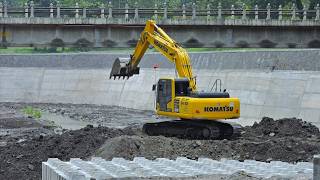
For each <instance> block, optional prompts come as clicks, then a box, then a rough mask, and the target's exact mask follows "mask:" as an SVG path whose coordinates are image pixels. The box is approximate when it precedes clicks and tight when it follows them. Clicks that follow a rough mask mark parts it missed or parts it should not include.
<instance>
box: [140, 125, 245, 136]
mask: <svg viewBox="0 0 320 180" xmlns="http://www.w3.org/2000/svg"><path fill="white" fill-rule="evenodd" d="M143 132H144V133H146V134H148V135H150V136H159V135H162V136H166V137H178V138H183V139H234V138H237V137H239V136H240V134H241V133H240V132H241V126H240V125H238V124H230V123H222V122H219V121H210V120H174V121H164V122H156V123H146V124H144V125H143Z"/></svg>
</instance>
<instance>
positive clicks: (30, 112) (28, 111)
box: [22, 106, 42, 119]
mask: <svg viewBox="0 0 320 180" xmlns="http://www.w3.org/2000/svg"><path fill="white" fill-rule="evenodd" d="M22 112H23V113H24V114H25V115H27V116H31V117H33V118H36V119H40V118H41V116H42V115H41V111H40V110H38V109H35V108H33V107H31V106H27V107H25V108H23V109H22Z"/></svg>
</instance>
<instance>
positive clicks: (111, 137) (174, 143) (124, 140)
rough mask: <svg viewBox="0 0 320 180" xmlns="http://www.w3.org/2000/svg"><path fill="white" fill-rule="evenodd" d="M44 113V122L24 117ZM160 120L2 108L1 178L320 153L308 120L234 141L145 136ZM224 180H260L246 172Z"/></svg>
mask: <svg viewBox="0 0 320 180" xmlns="http://www.w3.org/2000/svg"><path fill="white" fill-rule="evenodd" d="M27 106H30V107H32V108H33V109H38V110H40V111H41V114H42V117H41V118H40V119H37V118H34V117H31V116H29V117H28V115H26V114H25V113H24V112H23V109H25V108H26V107H27ZM160 120H166V119H161V118H160V119H157V117H156V116H154V114H153V112H152V111H140V110H133V109H125V108H121V107H114V106H96V105H72V104H26V103H0V152H1V156H0V179H40V178H41V163H42V162H45V161H47V159H48V158H59V159H61V160H63V161H67V160H69V159H70V158H82V159H90V157H93V156H98V157H102V158H104V159H106V160H111V159H112V158H114V157H122V158H125V159H129V160H132V159H133V158H134V157H145V158H147V159H156V158H168V159H175V158H177V157H187V158H189V159H198V158H202V157H205V158H211V159H215V160H219V159H221V158H228V159H235V160H240V161H243V160H246V159H252V160H257V161H263V162H270V161H284V162H290V163H295V162H301V161H306V162H311V161H312V158H313V155H315V154H319V153H320V133H319V129H318V128H317V127H316V126H314V125H312V124H310V123H307V122H304V121H303V120H299V119H295V118H291V117H290V118H287V119H280V120H273V119H272V118H267V117H266V118H263V119H262V120H261V119H257V122H258V123H255V124H254V125H252V126H247V127H244V128H243V129H242V133H241V137H239V138H236V139H233V140H226V139H225V140H185V139H178V138H168V137H163V136H154V137H150V136H147V135H145V134H144V133H143V132H142V131H141V127H142V124H143V123H145V122H155V121H160ZM219 178H220V179H256V178H254V177H251V176H249V175H245V174H243V173H237V174H234V175H232V176H228V177H223V176H221V177H220V176H219Z"/></svg>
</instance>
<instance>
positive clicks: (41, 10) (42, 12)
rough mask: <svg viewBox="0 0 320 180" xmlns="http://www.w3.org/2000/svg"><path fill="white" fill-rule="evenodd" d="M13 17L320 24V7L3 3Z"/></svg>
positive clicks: (1, 14)
mask: <svg viewBox="0 0 320 180" xmlns="http://www.w3.org/2000/svg"><path fill="white" fill-rule="evenodd" d="M10 17H21V18H22V17H24V18H33V17H46V18H107V19H114V18H121V19H125V20H129V19H139V18H152V19H155V20H166V19H175V20H177V19H178V20H179V19H182V20H194V21H196V20H197V19H207V20H210V19H242V20H246V19H255V20H259V19H264V20H279V21H281V20H293V21H294V20H302V21H304V20H314V21H319V20H320V6H319V4H317V6H316V7H315V9H309V8H307V7H306V6H305V7H304V8H303V9H302V10H299V9H297V7H296V5H295V4H293V5H292V7H291V8H290V9H284V8H282V6H281V5H280V6H279V8H278V9H272V8H271V5H270V3H269V4H268V5H267V7H265V9H260V8H259V7H258V6H257V5H256V6H255V7H254V9H247V8H246V5H245V4H243V6H242V7H241V8H235V6H234V5H231V7H230V9H224V8H222V6H221V4H220V3H219V5H218V6H217V7H211V6H210V5H207V6H206V8H205V9H199V8H197V6H196V4H195V3H193V4H192V6H191V7H187V6H185V5H182V7H181V8H180V9H170V8H168V6H167V4H166V3H164V4H163V5H161V7H159V6H158V5H157V4H155V6H154V8H139V7H138V5H137V3H136V4H135V7H129V5H128V4H126V5H125V8H113V6H112V4H111V2H109V3H108V4H107V5H105V6H102V7H96V8H82V7H79V5H78V3H76V4H75V6H74V7H65V6H63V5H62V4H60V3H59V2H58V3H56V4H53V3H51V4H50V6H49V7H39V6H36V5H35V4H34V2H33V1H30V3H25V5H24V7H9V6H8V4H7V2H6V1H4V2H0V18H10Z"/></svg>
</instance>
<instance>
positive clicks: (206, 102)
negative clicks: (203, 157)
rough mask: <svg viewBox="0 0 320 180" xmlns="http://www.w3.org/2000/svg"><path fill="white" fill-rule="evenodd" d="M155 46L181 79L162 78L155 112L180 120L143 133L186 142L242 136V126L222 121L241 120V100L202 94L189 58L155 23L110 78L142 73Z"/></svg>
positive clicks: (150, 23)
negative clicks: (147, 54) (144, 59)
mask: <svg viewBox="0 0 320 180" xmlns="http://www.w3.org/2000/svg"><path fill="white" fill-rule="evenodd" d="M150 45H152V46H153V47H154V48H155V49H157V50H158V51H159V52H160V53H161V54H162V55H164V56H165V57H166V58H167V59H168V60H169V61H170V62H172V63H174V64H175V67H176V71H177V74H178V76H179V77H178V78H160V79H159V81H158V83H157V84H156V85H155V86H154V87H155V88H154V90H156V92H157V93H156V113H157V114H158V115H162V116H167V117H173V118H176V119H179V120H172V121H164V122H155V123H146V124H144V126H143V131H144V132H145V133H146V134H148V135H151V136H154V135H164V136H175V137H181V138H187V139H228V138H232V137H235V136H237V135H238V134H239V126H238V125H233V124H231V123H226V122H224V121H223V120H226V119H237V118H239V117H240V101H239V99H238V98H231V97H230V96H229V93H227V92H221V91H220V92H218V91H216V92H199V91H197V87H196V78H195V76H194V75H193V73H192V67H191V64H190V59H189V56H188V54H187V52H186V50H185V49H183V48H182V47H181V46H180V45H179V44H178V43H177V42H175V41H174V40H173V39H171V38H170V37H169V36H168V35H167V34H166V33H165V32H164V31H163V30H162V29H161V28H160V27H158V26H157V25H156V23H155V22H154V21H152V20H148V21H147V22H146V26H145V28H144V31H143V32H142V33H141V36H140V39H139V41H138V42H137V45H136V48H135V50H134V53H133V54H132V55H131V56H130V58H117V59H116V60H115V62H114V64H113V67H112V70H111V73H110V78H112V77H113V78H114V79H116V78H118V79H119V78H129V77H131V76H133V75H134V74H139V70H140V68H139V67H138V65H139V63H140V60H141V58H142V56H143V55H144V54H145V52H146V50H147V49H148V47H149V46H150Z"/></svg>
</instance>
